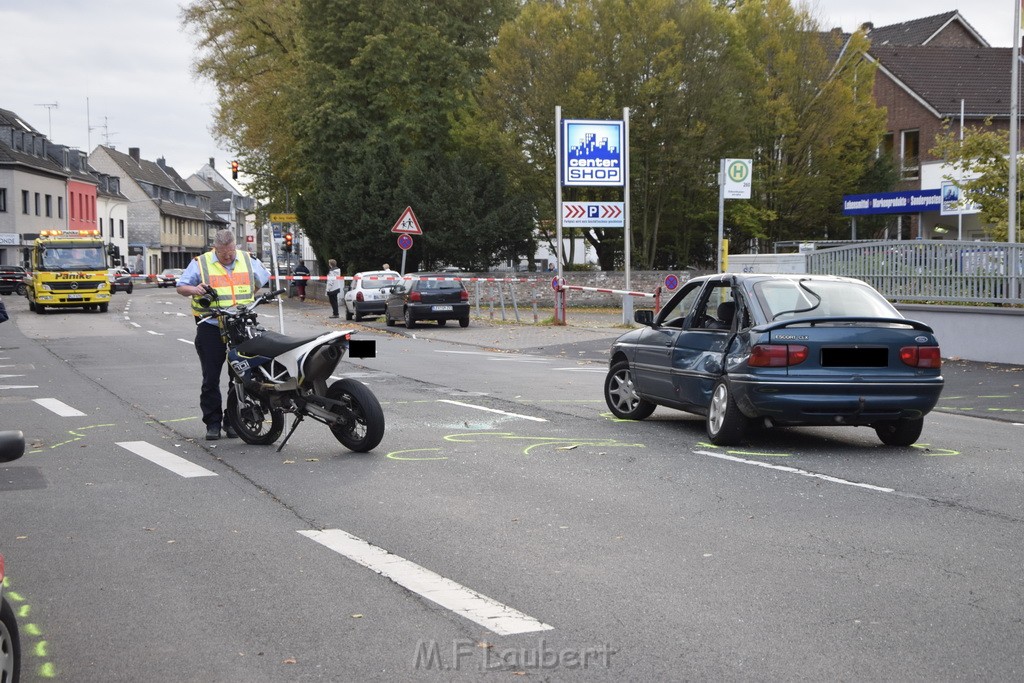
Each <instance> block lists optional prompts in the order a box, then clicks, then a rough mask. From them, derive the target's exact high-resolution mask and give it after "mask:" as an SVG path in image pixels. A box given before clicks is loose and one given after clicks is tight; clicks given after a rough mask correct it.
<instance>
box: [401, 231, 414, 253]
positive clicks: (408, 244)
mask: <svg viewBox="0 0 1024 683" xmlns="http://www.w3.org/2000/svg"><path fill="white" fill-rule="evenodd" d="M398 246H399V247H401V249H402V250H403V251H408V250H409V249H412V237H410V236H409V235H404V234H403V235H400V236H399V237H398Z"/></svg>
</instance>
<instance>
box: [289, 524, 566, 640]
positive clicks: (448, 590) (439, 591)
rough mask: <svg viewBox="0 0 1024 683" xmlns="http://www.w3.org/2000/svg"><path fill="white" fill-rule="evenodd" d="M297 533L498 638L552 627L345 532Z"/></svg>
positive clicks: (335, 530) (332, 530) (547, 629)
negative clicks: (477, 625) (492, 633)
mask: <svg viewBox="0 0 1024 683" xmlns="http://www.w3.org/2000/svg"><path fill="white" fill-rule="evenodd" d="M299 533H300V534H302V535H303V536H305V537H306V538H308V539H310V540H313V541H316V542H317V543H319V544H320V545H322V546H324V547H326V548H330V549H331V550H333V551H334V552H336V553H338V554H340V555H344V556H345V557H347V558H348V559H350V560H352V561H353V562H356V563H357V564H361V565H363V566H364V567H366V568H368V569H370V570H372V571H375V572H377V573H378V574H380V575H381V576H383V577H385V578H387V579H390V580H391V581H394V582H395V583H397V584H398V585H399V586H402V587H403V588H405V589H406V590H410V591H412V592H413V593H416V594H417V595H419V596H421V597H424V598H426V599H427V600H430V601H431V602H435V603H437V604H438V605H440V606H441V607H444V608H445V609H447V610H450V611H452V612H455V613H456V614H458V615H460V616H462V617H465V618H466V619H469V620H470V621H472V622H473V623H476V624H479V625H480V626H483V627H484V628H486V629H488V630H490V631H493V632H494V633H497V634H498V635H503V636H507V635H514V634H517V633H533V632H536V631H550V630H552V629H553V628H554V627H553V626H549V625H548V624H545V623H543V622H541V621H538V620H537V619H534V618H533V617H531V616H527V615H526V614H523V613H522V612H520V611H518V610H515V609H513V608H511V607H509V606H507V605H503V604H502V603H500V602H498V601H497V600H493V599H491V598H488V597H487V596H485V595H481V594H480V593H477V592H476V591H474V590H471V589H469V588H466V587H465V586H463V585H461V584H458V583H455V582H454V581H452V580H451V579H446V578H445V577H443V576H441V575H439V574H436V573H434V572H432V571H430V570H429V569H426V568H424V567H421V566H420V565H418V564H416V563H414V562H410V561H409V560H406V559H405V558H402V557H399V556H398V555H394V554H392V553H390V552H388V551H387V550H384V549H383V548H380V547H377V546H375V545H372V544H370V543H367V542H366V541H364V540H362V539H361V538H357V537H356V536H353V535H352V534H350V533H348V532H347V531H343V530H341V529H324V530H323V531H317V530H308V531H299Z"/></svg>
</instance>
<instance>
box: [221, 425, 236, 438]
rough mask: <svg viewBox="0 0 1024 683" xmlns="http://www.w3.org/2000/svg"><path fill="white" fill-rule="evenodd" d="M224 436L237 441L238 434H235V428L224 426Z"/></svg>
mask: <svg viewBox="0 0 1024 683" xmlns="http://www.w3.org/2000/svg"><path fill="white" fill-rule="evenodd" d="M224 436H226V437H228V438H229V439H237V438H238V432H236V431H235V428H234V427H232V426H231V425H224Z"/></svg>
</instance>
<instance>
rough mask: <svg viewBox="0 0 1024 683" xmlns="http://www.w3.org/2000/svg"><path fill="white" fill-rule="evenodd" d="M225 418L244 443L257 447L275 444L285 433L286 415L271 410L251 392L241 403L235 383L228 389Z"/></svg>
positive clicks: (247, 393) (246, 394) (246, 393)
mask: <svg viewBox="0 0 1024 683" xmlns="http://www.w3.org/2000/svg"><path fill="white" fill-rule="evenodd" d="M225 417H226V418H227V421H228V424H230V425H231V426H232V427H234V428H235V431H236V432H238V436H239V437H241V439H242V441H244V442H246V443H248V444H253V445H255V446H266V445H267V444H272V443H274V442H275V441H277V438H278V437H279V436H281V432H283V431H284V413H282V412H281V411H280V410H271V409H270V406H269V405H267V404H266V402H265V401H262V400H260V398H259V397H258V396H253V395H252V394H250V393H249V392H245V398H244V399H242V400H241V401H239V400H238V395H237V392H236V391H235V385H234V383H232V384H231V385H230V386H229V387H228V405H227V412H226V414H225Z"/></svg>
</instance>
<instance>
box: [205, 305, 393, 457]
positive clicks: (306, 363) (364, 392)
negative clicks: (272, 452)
mask: <svg viewBox="0 0 1024 683" xmlns="http://www.w3.org/2000/svg"><path fill="white" fill-rule="evenodd" d="M286 291H287V290H284V289H279V290H275V291H271V292H267V293H264V294H260V295H259V296H257V297H256V299H255V300H254V301H253V302H252V303H249V304H246V305H244V306H231V307H226V308H210V304H211V303H213V301H215V300H216V298H217V297H216V292H214V291H212V290H211V291H208V292H207V293H206V294H205V295H202V296H200V297H198V299H199V303H200V306H202V307H203V308H206V309H209V313H207V314H204V315H203V316H202V318H201V319H202V320H207V319H209V318H216V319H217V322H218V323H219V325H220V330H221V335H222V337H223V338H224V340H225V342H226V345H227V362H228V368H229V387H228V395H227V402H226V410H225V419H226V420H227V422H228V424H230V425H231V426H232V427H233V428H234V429H235V431H236V432H237V433H238V436H239V437H241V439H242V440H243V441H245V442H246V443H248V444H254V445H264V446H265V445H268V444H272V443H274V442H275V441H277V439H278V437H280V436H281V433H282V432H283V431H284V423H285V417H284V416H285V415H286V414H291V415H294V416H295V420H294V423H293V424H292V428H291V430H289V432H288V434H287V435H286V436H285V438H284V440H283V441H282V442H281V445H280V446H279V447H278V449H277V451H278V452H280V451H281V449H283V448H284V446H285V444H286V443H288V439H290V438H291V436H292V434H293V433H294V432H295V429H296V428H297V427H298V426H299V424H300V423H301V422H302V421H303V419H305V418H307V417H310V418H312V419H314V420H316V421H318V422H322V423H323V424H325V425H327V426H328V427H329V428H330V430H331V433H332V434H334V437H335V438H336V439H337V440H338V441H339V442H340V443H341V444H342V445H343V446H345V447H346V448H348V449H349V450H352V451H356V452H359V453H365V452H366V451H371V450H373V449H374V448H376V447H377V445H378V444H379V443H380V441H381V439H382V438H383V437H384V411H383V410H382V409H381V407H380V402H379V401H378V400H377V397H376V396H374V395H373V392H372V391H370V390H369V389H368V388H367V387H366V385H364V384H362V383H361V382H358V381H356V380H354V379H347V378H346V379H340V380H338V381H336V382H334V383H332V384H328V380H329V379H330V378H331V373H333V372H334V369H335V368H336V367H337V365H338V362H339V361H340V360H341V358H342V356H344V355H345V353H346V352H347V353H348V355H349V357H350V358H374V357H376V342H375V341H374V340H355V339H352V338H351V335H352V334H353V332H354V331H353V330H345V331H335V332H326V333H324V334H320V335H317V336H315V337H289V336H286V335H283V334H279V333H277V332H273V331H270V330H267V329H265V328H264V327H262V326H261V325H260V324H259V323H258V322H257V315H256V308H257V307H258V306H261V305H262V304H265V303H270V302H274V301H277V296H278V295H280V294H284V293H285V292H286ZM201 324H206V323H201Z"/></svg>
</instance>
